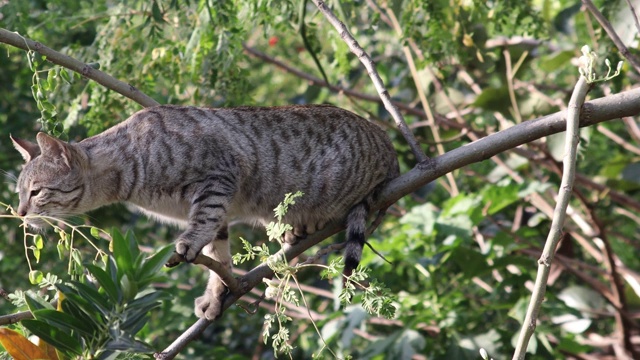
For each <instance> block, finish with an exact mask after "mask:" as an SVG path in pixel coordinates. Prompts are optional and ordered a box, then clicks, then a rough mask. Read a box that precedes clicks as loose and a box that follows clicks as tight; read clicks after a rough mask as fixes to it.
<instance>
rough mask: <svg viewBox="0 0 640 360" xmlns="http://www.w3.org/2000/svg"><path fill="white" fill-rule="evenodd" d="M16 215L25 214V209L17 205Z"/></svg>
mask: <svg viewBox="0 0 640 360" xmlns="http://www.w3.org/2000/svg"><path fill="white" fill-rule="evenodd" d="M18 215H19V216H27V209H25V208H24V207H22V206H18Z"/></svg>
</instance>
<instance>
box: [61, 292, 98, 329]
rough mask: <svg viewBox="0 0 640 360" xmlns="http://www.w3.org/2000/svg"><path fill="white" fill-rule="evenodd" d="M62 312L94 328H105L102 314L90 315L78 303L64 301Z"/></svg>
mask: <svg viewBox="0 0 640 360" xmlns="http://www.w3.org/2000/svg"><path fill="white" fill-rule="evenodd" d="M62 311H63V312H64V313H67V314H69V315H71V316H73V317H74V318H76V319H79V320H81V321H82V322H84V323H86V324H89V326H91V327H92V328H96V329H99V328H101V327H102V326H104V321H103V318H102V316H100V314H98V313H93V312H92V313H89V312H87V311H85V310H83V309H82V308H81V307H80V306H78V304H77V303H75V302H73V301H69V300H68V299H65V300H63V301H62Z"/></svg>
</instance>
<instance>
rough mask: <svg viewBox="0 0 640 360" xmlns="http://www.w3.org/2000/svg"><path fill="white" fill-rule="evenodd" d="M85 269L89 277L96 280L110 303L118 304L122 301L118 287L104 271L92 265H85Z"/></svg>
mask: <svg viewBox="0 0 640 360" xmlns="http://www.w3.org/2000/svg"><path fill="white" fill-rule="evenodd" d="M85 267H86V269H87V270H88V271H89V272H90V273H91V275H93V277H95V278H96V280H97V281H98V283H99V284H100V286H101V287H102V288H103V289H104V291H105V292H106V293H107V295H109V297H110V298H111V301H112V302H114V303H119V302H120V301H122V292H120V291H119V289H118V287H117V286H116V284H115V283H114V282H113V280H112V279H111V277H110V276H109V274H107V272H106V271H104V270H103V269H101V268H99V267H97V266H95V265H92V264H86V265H85Z"/></svg>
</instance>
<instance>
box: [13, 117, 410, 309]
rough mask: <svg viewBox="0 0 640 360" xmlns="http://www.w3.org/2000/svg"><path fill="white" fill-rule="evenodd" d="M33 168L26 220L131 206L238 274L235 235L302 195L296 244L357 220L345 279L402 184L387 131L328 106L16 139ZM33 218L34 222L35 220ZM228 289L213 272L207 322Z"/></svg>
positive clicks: (294, 216) (143, 121) (200, 303)
mask: <svg viewBox="0 0 640 360" xmlns="http://www.w3.org/2000/svg"><path fill="white" fill-rule="evenodd" d="M11 139H12V141H13V144H14V146H15V148H16V149H17V150H18V151H19V152H20V154H21V155H22V157H23V158H24V160H25V165H24V167H23V170H22V172H21V173H20V175H19V177H18V183H17V192H18V193H19V198H20V204H19V206H18V210H17V213H18V214H19V215H20V216H23V217H25V216H26V222H27V224H28V225H29V226H31V227H33V228H41V227H43V226H44V225H45V224H46V222H45V221H44V220H42V219H39V218H38V216H53V217H65V216H68V215H74V214H81V213H84V212H87V211H90V210H93V209H96V208H98V207H101V206H104V205H107V204H111V203H116V202H126V203H129V204H132V205H134V206H136V207H137V208H139V210H141V211H142V212H143V213H145V214H147V215H149V216H150V217H152V218H156V219H158V220H160V221H162V222H167V223H173V224H178V225H180V226H182V227H184V228H186V229H185V230H184V232H183V233H182V234H181V235H180V236H179V237H178V239H177V240H176V243H175V250H176V252H177V253H178V254H180V255H182V256H183V257H184V259H185V260H186V261H193V260H194V259H195V257H196V256H197V255H198V254H199V253H200V252H201V251H202V253H203V254H205V255H207V256H210V257H211V258H213V259H214V260H217V261H219V262H220V263H222V264H223V265H224V266H225V267H227V268H228V269H229V270H231V255H230V250H229V241H228V230H227V224H228V221H229V220H230V219H234V218H237V219H239V220H243V221H247V222H250V223H254V224H263V225H264V224H266V223H268V222H270V221H273V219H274V214H273V209H274V208H275V207H276V206H277V205H278V204H279V203H280V202H281V201H282V200H283V199H284V196H285V194H287V193H293V192H296V191H302V192H303V193H304V195H303V196H302V197H300V198H298V199H297V200H296V203H295V205H293V206H292V207H291V208H290V209H289V211H288V212H287V214H286V216H285V217H284V219H283V222H284V223H288V224H291V225H292V226H293V231H292V232H289V233H287V234H286V235H285V239H284V241H286V242H288V243H293V242H295V241H297V240H299V239H301V238H304V237H305V236H306V235H307V234H311V233H313V232H315V231H316V230H319V229H321V228H322V227H323V226H325V224H327V223H329V222H331V221H336V220H338V221H339V220H342V219H345V218H346V228H347V230H346V231H347V242H346V246H345V251H344V256H345V274H350V273H351V271H353V269H355V268H356V267H357V266H358V263H359V261H360V256H361V254H362V249H363V246H364V243H365V230H366V222H367V219H368V217H369V213H370V205H371V204H372V203H373V202H374V201H375V200H376V196H377V195H378V193H379V192H380V190H381V188H382V187H384V186H385V185H386V184H387V183H388V182H389V181H390V180H392V179H393V178H395V177H397V176H398V175H399V167H398V161H397V157H396V153H395V150H394V148H393V145H392V144H391V141H390V140H389V138H388V137H387V135H386V133H385V132H384V131H383V130H382V129H381V128H380V127H378V126H377V125H375V124H372V123H370V122H369V121H367V120H365V119H363V118H362V117H360V116H358V115H356V114H353V113H351V112H349V111H347V110H344V109H340V108H337V107H334V106H329V105H304V106H282V107H265V108H262V107H237V108H219V109H214V108H200V107H188V106H173V105H162V106H157V107H152V108H146V109H143V110H141V111H139V112H137V113H135V114H134V115H132V116H131V117H129V118H128V119H127V120H125V121H124V122H122V123H120V124H118V125H116V126H114V127H112V128H110V129H108V130H106V131H104V132H103V133H101V134H98V135H96V136H93V137H90V138H87V139H85V140H83V141H81V142H78V143H67V142H64V141H61V140H58V139H56V138H53V137H51V136H49V135H47V134H45V133H38V134H37V143H32V142H29V141H26V140H21V139H17V138H13V137H12V138H11ZM30 215H33V216H30ZM225 292H226V287H225V285H224V283H223V282H222V281H221V280H220V278H219V277H218V276H217V275H216V273H215V272H211V274H210V276H209V282H208V284H207V288H206V290H205V293H204V295H203V296H201V297H199V298H197V299H196V301H195V313H196V315H197V316H198V317H201V318H206V319H208V320H213V319H215V318H217V317H219V316H220V315H221V312H222V309H221V305H222V299H223V295H224V293H225Z"/></svg>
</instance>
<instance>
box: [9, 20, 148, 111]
mask: <svg viewBox="0 0 640 360" xmlns="http://www.w3.org/2000/svg"><path fill="white" fill-rule="evenodd" d="M0 43H5V44H9V45H12V46H15V47H17V48H20V49H22V50H25V51H32V50H33V51H36V52H38V53H40V54H42V55H44V56H46V57H47V60H48V61H50V62H52V63H54V64H56V65H60V66H63V67H65V68H67V69H70V70H73V71H75V72H77V73H78V74H80V75H82V76H84V77H86V78H88V79H91V80H93V81H95V82H97V83H98V84H100V85H103V86H104V87H106V88H107V89H111V90H113V91H115V92H117V93H119V94H121V95H123V96H125V97H127V98H129V99H131V100H133V101H135V102H137V103H138V104H140V105H142V106H144V107H150V106H157V105H160V103H158V102H157V101H155V100H153V99H152V98H150V97H149V96H147V95H145V94H144V93H143V92H141V91H140V90H138V89H136V88H135V87H134V86H133V85H130V84H127V83H125V82H122V81H120V80H118V79H115V78H113V77H111V76H109V75H107V74H106V73H104V72H102V71H100V70H98V69H94V68H92V67H91V66H89V65H87V64H85V63H83V62H81V61H78V60H76V59H74V58H72V57H70V56H67V55H64V54H61V53H59V52H57V51H55V50H52V49H50V48H48V47H46V46H44V45H42V44H41V43H39V42H35V41H33V40H29V39H27V38H25V37H23V36H21V35H19V34H17V33H14V32H10V31H8V30H5V29H2V28H0Z"/></svg>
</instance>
